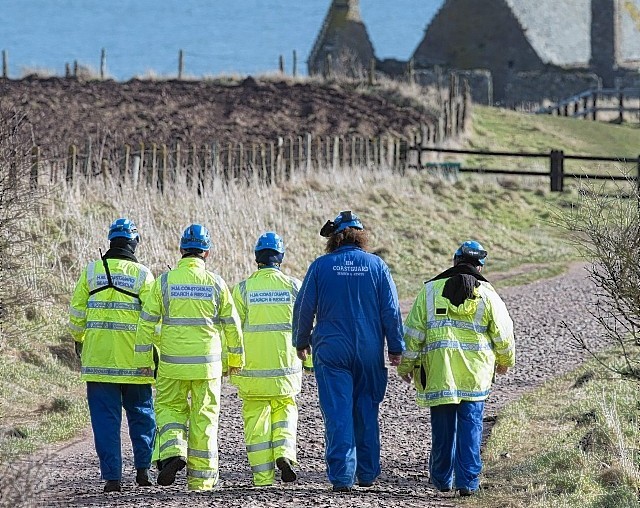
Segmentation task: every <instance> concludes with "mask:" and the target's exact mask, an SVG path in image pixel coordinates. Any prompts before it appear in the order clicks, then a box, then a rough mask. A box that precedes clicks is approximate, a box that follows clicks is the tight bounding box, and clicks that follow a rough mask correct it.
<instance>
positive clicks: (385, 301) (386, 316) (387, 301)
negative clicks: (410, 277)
mask: <svg viewBox="0 0 640 508" xmlns="http://www.w3.org/2000/svg"><path fill="white" fill-rule="evenodd" d="M381 279H382V283H381V284H380V285H379V286H378V287H379V292H380V294H379V299H380V313H381V317H382V328H383V330H384V334H385V336H386V338H387V349H388V350H389V353H390V354H393V355H399V354H402V352H403V351H404V350H405V345H404V338H403V329H402V314H401V312H400V303H399V302H398V291H397V290H396V285H395V283H394V282H393V278H392V277H391V274H390V273H389V268H388V267H387V265H386V264H383V266H382V276H381Z"/></svg>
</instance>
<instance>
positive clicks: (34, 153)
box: [29, 146, 40, 190]
mask: <svg viewBox="0 0 640 508" xmlns="http://www.w3.org/2000/svg"><path fill="white" fill-rule="evenodd" d="M39 167H40V147H39V146H34V147H33V148H31V172H30V174H29V188H30V189H31V190H34V189H36V188H37V187H38V169H39Z"/></svg>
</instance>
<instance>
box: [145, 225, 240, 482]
mask: <svg viewBox="0 0 640 508" xmlns="http://www.w3.org/2000/svg"><path fill="white" fill-rule="evenodd" d="M210 248H211V238H210V235H209V231H208V230H207V229H206V228H205V227H204V226H202V225H201V224H192V225H190V226H189V227H188V228H186V229H185V231H184V233H183V235H182V238H181V240H180V253H181V254H182V259H181V260H180V261H179V262H178V266H177V267H176V268H175V269H173V270H170V271H168V272H165V273H163V274H162V275H161V276H160V277H159V278H158V279H157V280H156V282H155V283H154V285H153V288H152V291H151V295H150V297H149V298H148V299H147V301H146V302H145V305H144V307H143V310H142V313H141V314H140V321H139V322H138V334H137V336H136V364H137V365H139V366H140V367H146V368H148V369H151V367H152V365H153V359H152V357H151V351H152V347H153V344H154V343H155V345H156V346H157V347H158V348H159V350H160V361H159V366H158V378H157V381H156V414H157V422H158V423H157V424H158V449H159V461H158V469H159V473H158V485H162V486H167V485H171V484H173V483H174V481H175V478H176V474H177V473H178V471H180V470H182V469H184V467H185V465H186V466H187V488H188V489H189V490H198V491H202V490H211V489H213V488H214V487H215V485H216V484H217V482H218V416H219V411H220V385H221V377H222V373H223V365H222V343H223V341H224V342H226V344H227V348H228V354H227V355H226V358H227V360H226V361H227V362H228V365H229V369H230V371H232V372H234V371H236V370H239V369H240V368H242V366H243V362H244V353H243V345H242V330H241V325H240V319H239V317H238V313H237V311H236V308H235V306H234V304H233V299H232V297H231V291H230V290H229V288H228V287H227V285H226V283H225V282H224V280H223V279H222V278H221V277H220V276H219V275H217V274H215V273H213V272H210V271H208V270H207V269H206V268H205V260H206V259H207V257H208V256H209V252H210ZM158 325H159V326H158ZM157 326H158V328H159V333H157V334H155V333H154V329H155V328H156V327H157Z"/></svg>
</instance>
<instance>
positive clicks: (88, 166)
mask: <svg viewBox="0 0 640 508" xmlns="http://www.w3.org/2000/svg"><path fill="white" fill-rule="evenodd" d="M85 150H86V154H87V159H86V160H85V161H84V168H83V171H82V173H83V175H84V176H85V178H86V177H88V176H91V174H92V173H93V168H92V164H91V158H92V156H93V154H92V151H93V150H92V146H91V138H89V139H87V144H86V146H85Z"/></svg>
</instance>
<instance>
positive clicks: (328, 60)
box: [323, 53, 333, 79]
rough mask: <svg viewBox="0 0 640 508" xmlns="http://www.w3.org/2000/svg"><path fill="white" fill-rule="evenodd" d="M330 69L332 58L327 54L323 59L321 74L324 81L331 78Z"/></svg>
mask: <svg viewBox="0 0 640 508" xmlns="http://www.w3.org/2000/svg"><path fill="white" fill-rule="evenodd" d="M332 67H333V57H332V56H331V53H328V54H327V56H326V57H325V59H324V73H323V77H324V79H329V78H331V70H332V69H331V68H332Z"/></svg>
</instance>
